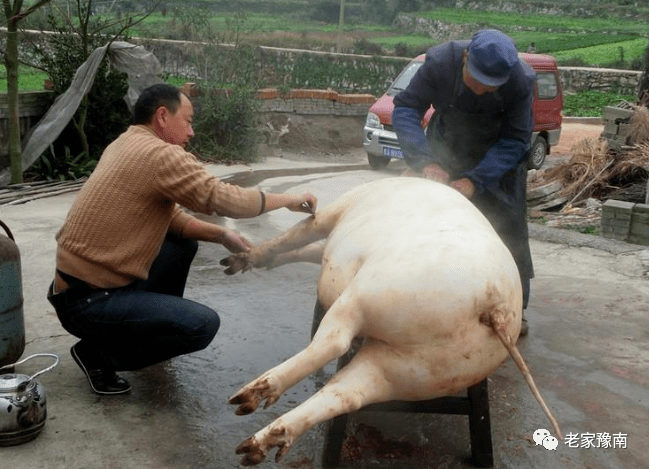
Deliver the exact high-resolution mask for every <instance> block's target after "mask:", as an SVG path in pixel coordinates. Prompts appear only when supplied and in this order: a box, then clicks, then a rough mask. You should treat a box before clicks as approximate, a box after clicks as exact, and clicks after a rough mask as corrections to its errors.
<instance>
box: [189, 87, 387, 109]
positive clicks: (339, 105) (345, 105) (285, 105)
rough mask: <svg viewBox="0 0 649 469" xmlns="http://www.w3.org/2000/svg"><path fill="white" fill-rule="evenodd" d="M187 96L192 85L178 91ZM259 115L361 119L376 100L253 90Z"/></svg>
mask: <svg viewBox="0 0 649 469" xmlns="http://www.w3.org/2000/svg"><path fill="white" fill-rule="evenodd" d="M181 89H182V90H183V92H184V93H185V94H186V95H188V96H196V95H197V94H198V93H199V92H200V91H199V89H198V88H197V87H196V85H195V84H194V83H185V84H184V85H183V86H182V88H181ZM257 99H259V101H260V104H261V109H260V112H262V113H263V112H282V113H294V114H302V115H322V116H365V115H367V111H368V110H369V108H370V106H371V105H372V104H374V102H375V101H376V98H375V97H374V96H373V95H371V94H342V93H338V92H336V91H332V90H309V89H293V90H289V91H288V92H285V93H282V92H281V91H280V90H278V89H276V88H264V89H261V90H258V91H257Z"/></svg>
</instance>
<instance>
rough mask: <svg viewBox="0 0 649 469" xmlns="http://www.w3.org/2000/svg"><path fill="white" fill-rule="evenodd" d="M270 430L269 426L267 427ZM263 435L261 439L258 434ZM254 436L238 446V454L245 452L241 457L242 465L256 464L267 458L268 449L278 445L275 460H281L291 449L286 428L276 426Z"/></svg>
mask: <svg viewBox="0 0 649 469" xmlns="http://www.w3.org/2000/svg"><path fill="white" fill-rule="evenodd" d="M265 430H268V427H267V428H266V429H265ZM259 435H263V436H261V437H260V438H259V439H258V438H257V436H259ZM257 436H252V437H250V438H248V439H247V440H246V441H244V442H243V443H241V444H240V445H239V446H237V449H236V450H235V452H236V453H237V454H245V456H244V457H243V459H241V465H243V466H254V465H255V464H259V463H260V462H262V461H263V460H264V459H266V454H267V453H268V450H269V449H271V448H274V447H277V448H278V449H277V453H276V454H275V462H279V461H280V459H282V457H284V455H285V454H286V453H288V451H289V450H290V449H291V441H292V440H291V439H290V438H288V437H287V432H286V429H285V428H274V429H272V430H270V431H262V432H260V433H258V434H257Z"/></svg>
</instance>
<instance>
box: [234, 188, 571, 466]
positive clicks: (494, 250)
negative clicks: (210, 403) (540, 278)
mask: <svg viewBox="0 0 649 469" xmlns="http://www.w3.org/2000/svg"><path fill="white" fill-rule="evenodd" d="M325 238H326V241H325V242H324V243H319V242H317V241H319V240H323V239H325ZM300 261H309V262H321V264H322V268H321V271H320V277H319V280H318V293H317V301H318V302H319V303H320V304H321V305H322V307H323V308H324V309H325V310H326V313H325V315H324V317H323V318H322V320H321V322H320V325H319V327H318V328H317V331H316V332H315V335H314V336H313V338H312V340H311V342H310V344H309V345H308V346H307V347H306V348H305V349H304V350H302V351H300V352H299V353H297V354H296V355H294V356H293V357H292V358H289V359H288V360H286V361H285V362H283V363H281V364H280V365H278V366H276V367H274V368H272V369H271V370H269V371H267V372H266V373H264V374H262V375H261V376H259V377H258V378H257V379H255V380H253V381H252V382H250V383H249V384H247V385H246V386H244V387H243V388H242V389H240V390H239V391H238V392H236V393H235V394H234V395H233V396H231V397H230V399H229V402H230V404H234V405H237V406H238V407H237V409H236V411H235V413H236V414H238V415H245V414H248V413H251V412H253V411H255V410H256V409H257V408H258V406H259V405H260V403H261V402H262V401H265V407H268V406H269V405H271V404H272V403H274V402H275V401H277V400H278V399H279V397H280V396H281V395H282V394H283V393H284V392H285V391H286V390H288V389H289V388H290V387H291V386H293V385H295V384H296V383H298V382H299V381H301V380H302V379H304V378H305V377H306V376H308V375H309V374H311V373H313V372H315V371H317V370H318V369H320V368H322V367H323V366H324V365H326V364H327V363H328V362H330V361H331V360H334V359H336V358H339V357H341V356H342V355H343V354H345V353H346V352H347V351H348V349H349V348H350V345H351V344H352V340H354V339H355V338H362V339H363V341H362V346H361V347H360V348H359V349H358V351H357V352H356V354H355V355H354V356H353V358H352V359H351V361H350V362H349V363H348V364H347V365H346V366H344V367H343V368H341V369H340V370H339V371H338V372H337V373H336V374H335V375H334V376H333V377H332V378H331V380H330V381H329V382H328V383H327V384H326V385H325V386H323V387H322V388H321V389H320V390H319V391H318V392H317V393H315V394H314V395H313V396H311V397H310V398H309V399H307V400H306V401H305V402H304V403H302V404H301V405H299V406H297V407H296V408H294V409H292V410H291V411H289V412H287V413H286V414H284V415H282V416H280V417H279V418H277V419H276V420H275V421H274V422H272V423H271V424H270V425H268V426H266V427H265V428H263V429H262V430H260V431H258V432H257V433H256V434H255V435H254V436H252V437H250V438H248V439H247V440H245V441H244V442H243V443H241V444H240V445H239V446H238V447H237V449H236V452H237V454H243V455H244V456H243V459H242V461H241V463H242V464H243V465H254V464H258V463H260V462H262V461H263V460H264V459H265V458H266V456H267V453H268V451H269V450H270V449H272V448H275V447H277V448H278V450H277V453H276V455H275V460H276V461H279V459H280V458H281V457H282V456H283V455H284V454H286V452H287V451H288V450H289V449H290V447H291V445H292V444H293V443H294V442H295V441H296V439H297V438H298V437H300V435H302V434H303V433H304V432H306V431H307V430H309V429H310V428H311V427H313V426H314V425H316V424H318V423H320V422H323V421H326V420H328V419H331V418H333V417H335V416H337V415H340V414H343V413H348V412H352V411H355V410H358V409H360V408H361V407H363V406H365V405H367V404H372V403H378V402H386V401H392V400H402V401H419V400H427V399H432V398H435V397H440V396H444V395H449V394H454V393H457V392H460V391H462V390H464V389H466V388H467V387H469V386H471V385H473V384H476V383H478V382H480V381H481V380H483V379H485V378H486V377H487V376H489V374H491V373H492V372H493V371H494V370H495V369H496V368H497V367H498V366H499V365H500V364H501V363H502V362H503V361H504V360H505V358H506V357H507V356H508V354H509V355H510V356H511V357H512V358H513V360H514V361H515V363H516V364H517V366H518V367H519V369H520V370H521V371H522V373H523V375H524V377H525V380H526V381H527V383H528V385H529V387H530V388H531V390H532V392H533V394H534V396H535V397H536V399H537V400H538V402H539V403H540V405H541V407H542V408H543V410H544V412H545V413H546V415H547V416H548V418H549V420H550V422H551V424H552V426H553V428H554V431H555V434H556V435H557V436H558V437H559V438H560V435H561V432H560V430H559V426H558V423H557V421H556V419H555V418H554V416H553V415H552V413H551V411H550V410H549V409H548V407H547V405H546V404H545V402H544V401H543V399H542V397H541V395H540V394H539V392H538V390H537V388H536V385H535V384H534V380H533V379H532V376H531V374H530V371H529V369H528V368H527V366H526V364H525V362H524V361H523V358H522V357H521V355H520V353H519V351H518V349H517V347H516V340H517V338H518V334H519V330H520V326H521V315H522V309H523V308H522V304H523V299H522V287H521V281H520V276H519V273H518V269H517V267H516V264H515V262H514V259H513V257H512V255H511V253H510V252H509V250H508V249H507V247H506V246H505V245H504V244H503V242H502V240H501V239H500V237H499V236H498V234H497V233H496V232H495V231H494V229H493V228H492V226H491V224H490V223H489V221H488V220H487V219H486V218H485V217H484V215H482V213H481V212H480V211H479V210H478V209H477V208H475V206H474V205H473V204H472V203H471V202H470V201H469V200H468V199H466V198H465V197H464V196H462V195H461V194H460V193H458V192H457V191H455V190H454V189H452V188H450V187H448V186H446V185H444V184H441V183H437V182H434V181H430V180H426V179H421V178H409V177H390V178H383V179H379V180H376V181H373V182H370V183H366V184H362V185H359V186H357V187H355V188H353V189H352V190H350V191H349V192H347V193H345V194H343V195H342V196H340V197H339V198H338V199H336V200H335V201H334V202H332V203H331V204H330V205H328V206H326V207H324V208H322V209H318V211H317V212H316V213H315V214H314V215H312V216H310V217H308V218H306V219H304V220H302V221H301V222H299V223H298V224H296V225H295V226H293V227H292V228H290V229H289V230H288V231H286V232H285V233H284V234H282V235H280V236H278V237H277V238H274V239H271V240H268V241H265V242H262V243H260V244H258V245H255V246H254V247H252V248H251V249H250V251H249V252H247V253H240V254H233V255H230V256H229V257H228V258H225V259H223V260H222V261H221V264H223V265H225V266H227V269H226V270H225V272H226V273H227V274H234V273H236V272H240V271H246V270H248V269H251V268H253V267H266V268H274V267H277V266H279V265H282V264H285V263H288V262H300Z"/></svg>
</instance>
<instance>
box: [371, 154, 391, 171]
mask: <svg viewBox="0 0 649 469" xmlns="http://www.w3.org/2000/svg"><path fill="white" fill-rule="evenodd" d="M367 160H368V161H369V162H370V167H371V168H372V169H382V168H385V167H386V166H387V165H388V163H389V162H390V158H385V157H383V156H381V155H370V154H369V153H368V154H367Z"/></svg>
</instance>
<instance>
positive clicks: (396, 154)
mask: <svg viewBox="0 0 649 469" xmlns="http://www.w3.org/2000/svg"><path fill="white" fill-rule="evenodd" d="M383 156H389V157H390V158H403V151H401V149H400V148H388V147H383Z"/></svg>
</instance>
